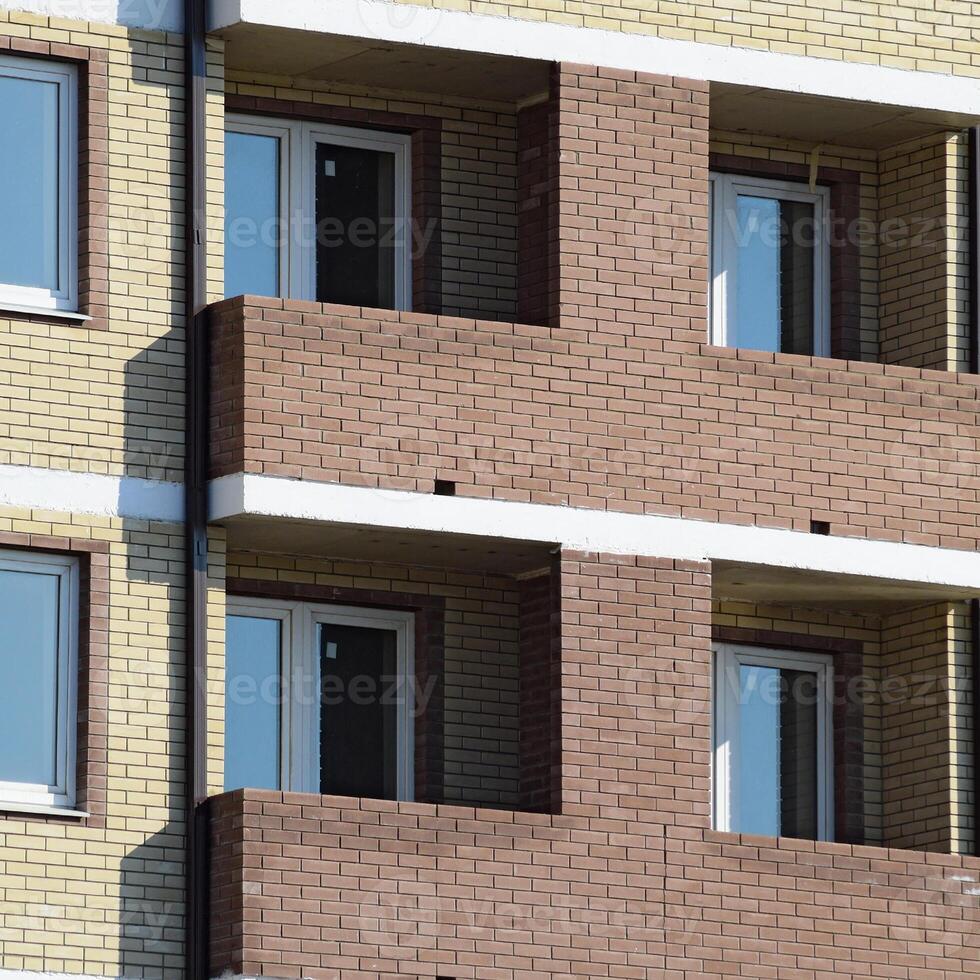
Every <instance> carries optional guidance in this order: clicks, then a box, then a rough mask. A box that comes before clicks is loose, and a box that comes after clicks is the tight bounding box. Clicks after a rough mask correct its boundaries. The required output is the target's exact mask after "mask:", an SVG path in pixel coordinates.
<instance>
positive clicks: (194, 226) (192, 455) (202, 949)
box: [184, 0, 208, 980]
mask: <svg viewBox="0 0 980 980" xmlns="http://www.w3.org/2000/svg"><path fill="white" fill-rule="evenodd" d="M206 2H207V0H184V141H185V151H184V152H185V156H184V167H185V170H184V172H185V189H184V249H185V252H184V294H185V300H184V324H185V341H184V343H185V361H184V365H185V374H184V387H185V395H184V397H185V405H186V408H185V413H186V430H185V446H184V562H185V565H184V568H185V579H184V582H185V623H186V627H185V629H186V642H185V646H184V649H185V660H184V674H185V709H184V710H185V712H186V716H185V717H186V726H187V727H186V730H185V756H184V772H185V778H186V787H185V801H186V807H187V817H186V824H185V830H186V889H187V894H186V902H187V907H186V914H185V919H184V923H185V948H184V958H185V973H184V975H185V978H186V980H207V976H208V939H207V928H208V872H207V868H208V863H207V853H208V820H207V808H206V804H207V793H208V791H207V701H206V685H205V678H206V673H205V669H206V666H207V662H206V657H207V571H208V569H207V563H208V485H207V461H208V414H207V403H208V335H207V327H208V324H207V268H206V264H207V251H206V242H207V236H206V233H207V217H206V216H207V200H206V175H205V171H204V166H205V159H206V153H207V133H206V117H205V112H206V105H205V94H206V80H207V64H206V56H205V31H206V29H207V25H206V22H205V19H206V9H205V8H206Z"/></svg>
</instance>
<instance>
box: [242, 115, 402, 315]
mask: <svg viewBox="0 0 980 980" xmlns="http://www.w3.org/2000/svg"><path fill="white" fill-rule="evenodd" d="M225 130H226V132H233V133H251V134H254V135H260V136H270V137H272V138H274V139H277V140H279V182H280V187H279V200H280V220H281V221H282V219H285V222H284V229H283V237H284V239H285V242H284V245H283V246H282V247H280V254H279V294H280V295H281V296H283V297H286V298H289V299H304V300H314V299H315V298H316V240H315V235H313V234H312V232H313V230H314V229H315V216H316V174H315V173H314V167H315V163H316V147H317V144H318V143H332V144H335V145H340V146H350V147H356V148H359V149H365V150H374V151H376V152H379V153H390V154H392V155H393V156H394V159H395V166H394V171H395V200H394V209H395V215H396V221H395V229H394V236H395V237H394V245H393V248H394V261H395V281H394V287H395V305H394V308H395V309H397V310H410V309H411V306H412V256H411V240H412V238H411V218H412V211H411V207H412V202H411V187H412V162H411V158H412V154H411V147H412V138H411V136H410V135H409V134H407V133H391V132H383V131H380V130H371V129H358V128H356V127H353V126H334V125H328V124H326V123H312V122H302V121H297V120H291V119H265V118H263V117H260V116H250V115H244V114H229V115H228V116H227V117H226V119H225Z"/></svg>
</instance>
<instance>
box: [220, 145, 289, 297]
mask: <svg viewBox="0 0 980 980" xmlns="http://www.w3.org/2000/svg"><path fill="white" fill-rule="evenodd" d="M279 166H280V163H279V140H278V139H277V138H276V137H274V136H261V135H256V134H254V133H226V134H225V295H226V296H239V295H241V294H242V293H254V294H256V295H258V296H278V295H279V248H280V245H281V244H282V243H281V242H280V239H281V237H282V234H283V233H282V230H281V228H280V220H279V219H280V214H279Z"/></svg>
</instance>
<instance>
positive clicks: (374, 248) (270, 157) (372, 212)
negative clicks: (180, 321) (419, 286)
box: [225, 116, 411, 310]
mask: <svg viewBox="0 0 980 980" xmlns="http://www.w3.org/2000/svg"><path fill="white" fill-rule="evenodd" d="M410 148H411V138H410V137H409V136H408V135H406V134H404V133H391V132H382V131H379V130H367V129H357V128H354V127H349V126H327V125H323V124H317V123H306V122H297V121H292V120H267V119H264V118H262V117H258V116H230V117H229V118H228V122H227V128H226V132H225V295H226V296H237V295H239V294H241V293H256V294H258V295H262V296H283V297H287V298H291V299H309V300H316V301H318V302H321V303H342V304H344V305H349V306H362V307H376V308H381V309H406V310H407V309H410V308H411V256H410V247H409V245H410V240H411V225H410V219H411V203H410V199H409V187H410V180H411V172H410V157H411V154H410Z"/></svg>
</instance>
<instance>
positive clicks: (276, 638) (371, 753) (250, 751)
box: [225, 599, 414, 800]
mask: <svg viewBox="0 0 980 980" xmlns="http://www.w3.org/2000/svg"><path fill="white" fill-rule="evenodd" d="M413 624H414V617H413V615H412V614H411V613H405V612H396V611H392V610H382V609H359V608H355V607H349V606H321V605H312V604H308V603H282V602H276V601H264V600H258V599H253V600H244V599H241V600H234V601H232V602H231V603H230V606H229V613H228V619H227V628H226V644H225V649H226V654H225V789H235V788H237V787H240V786H248V787H252V788H258V789H291V790H296V791H298V792H307V793H330V794H336V795H341V796H362V797H375V798H380V799H402V800H406V799H411V798H412V794H413V790H414V773H413V759H414V721H413V707H414V696H413V688H412V678H413V677H414V665H413V646H412V639H413V636H414V629H413Z"/></svg>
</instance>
